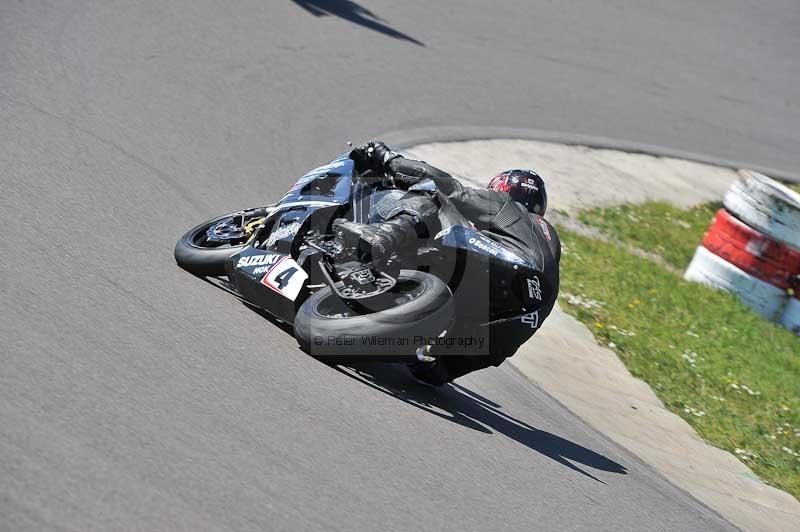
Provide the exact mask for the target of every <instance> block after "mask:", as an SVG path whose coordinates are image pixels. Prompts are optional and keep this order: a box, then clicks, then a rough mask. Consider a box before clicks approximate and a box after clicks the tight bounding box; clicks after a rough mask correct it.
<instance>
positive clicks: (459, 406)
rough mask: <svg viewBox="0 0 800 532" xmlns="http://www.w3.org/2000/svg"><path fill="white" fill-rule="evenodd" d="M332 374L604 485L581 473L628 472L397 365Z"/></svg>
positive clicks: (460, 388) (457, 388) (359, 366)
mask: <svg viewBox="0 0 800 532" xmlns="http://www.w3.org/2000/svg"><path fill="white" fill-rule="evenodd" d="M334 369H336V370H337V371H339V372H341V373H342V374H344V375H347V376H348V377H350V378H352V379H355V380H357V381H359V382H361V383H363V384H365V385H367V386H369V387H371V388H373V389H375V390H378V391H380V392H382V393H385V394H386V395H389V396H391V397H394V398H396V399H399V400H401V401H403V402H404V403H407V404H409V405H412V406H414V407H416V408H419V409H421V410H424V411H425V412H428V413H430V414H433V415H435V416H438V417H440V418H442V419H446V420H447V421H450V422H453V423H457V424H459V425H461V426H464V427H467V428H470V429H473V430H475V431H478V432H482V433H484V434H492V433H494V432H497V433H498V434H503V435H504V436H506V437H508V438H511V439H512V440H514V441H516V442H518V443H520V444H522V445H524V446H526V447H528V448H529V449H531V450H533V451H536V452H538V453H540V454H542V455H544V456H546V457H548V458H550V459H551V460H554V461H555V462H558V463H559V464H561V465H563V466H565V467H567V468H569V469H571V470H573V471H575V472H577V473H580V474H581V475H584V476H586V477H588V478H591V479H593V480H595V481H597V482H600V483H602V484H605V482H603V481H602V480H600V479H599V478H597V477H595V476H594V475H592V474H591V473H588V472H587V471H585V470H584V469H582V468H581V467H578V465H576V464H580V465H582V466H586V467H590V468H592V469H596V470H598V471H606V472H609V473H617V474H622V475H626V474H627V470H626V468H625V466H623V465H622V464H619V463H617V462H615V461H614V460H611V459H610V458H608V457H606V456H603V455H602V454H600V453H597V452H595V451H592V450H590V449H587V448H586V447H583V446H582V445H579V444H577V443H575V442H572V441H570V440H567V439H565V438H561V437H560V436H556V435H555V434H551V433H549V432H547V431H544V430H540V429H537V428H535V427H532V426H531V425H529V424H527V423H525V422H524V421H521V420H519V419H516V418H514V417H512V416H510V415H509V414H506V413H505V412H501V411H500V409H501V408H502V407H501V406H500V405H499V404H497V403H495V402H493V401H491V400H489V399H487V398H486V397H483V396H482V395H480V394H478V393H477V392H474V391H472V390H470V389H468V388H466V387H464V386H462V385H459V384H456V383H450V384H447V385H445V386H442V387H440V388H430V387H427V386H422V385H419V384H417V383H415V382H413V381H412V380H411V379H410V377H409V376H408V373H407V372H406V370H405V368H404V367H403V366H402V365H398V364H370V363H363V364H353V365H351V366H347V367H343V366H334Z"/></svg>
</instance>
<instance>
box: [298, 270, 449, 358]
mask: <svg viewBox="0 0 800 532" xmlns="http://www.w3.org/2000/svg"><path fill="white" fill-rule="evenodd" d="M453 314H454V310H453V296H452V294H451V292H450V289H449V288H448V287H447V285H446V284H445V283H444V282H442V281H441V280H440V279H439V278H437V277H435V276H433V275H431V274H428V273H423V272H418V271H413V270H401V272H400V275H399V276H398V278H397V284H396V285H395V286H394V288H392V290H390V291H389V292H386V293H385V294H381V295H380V296H376V297H375V298H369V299H367V300H364V301H362V302H361V304H355V305H353V304H350V305H348V304H347V303H346V302H345V301H344V300H342V299H341V298H340V297H339V296H337V295H336V294H335V293H334V292H333V290H332V289H331V288H330V287H326V288H323V289H321V290H319V291H318V292H316V293H315V294H313V295H312V296H311V297H309V298H308V299H307V300H306V301H305V303H303V305H302V306H301V307H300V309H299V310H298V312H297V316H296V317H295V322H294V333H295V337H296V338H297V341H298V343H299V344H300V346H301V347H302V348H303V350H304V351H306V352H307V353H309V354H311V355H312V356H314V357H318V358H321V359H323V360H324V361H326V362H328V363H345V362H357V361H367V360H369V361H375V360H386V361H389V360H398V361H399V360H406V359H407V360H414V359H415V352H416V349H417V347H421V345H417V344H418V343H419V342H418V340H419V337H423V338H430V337H436V336H438V335H439V334H441V333H442V332H443V331H445V330H447V329H448V328H449V327H450V324H451V322H452V319H453Z"/></svg>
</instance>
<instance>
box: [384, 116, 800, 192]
mask: <svg viewBox="0 0 800 532" xmlns="http://www.w3.org/2000/svg"><path fill="white" fill-rule="evenodd" d="M375 138H378V139H381V140H383V141H384V142H386V143H387V144H388V145H389V146H391V147H393V148H396V149H407V148H410V147H411V146H415V145H418V144H430V143H434V142H464V141H470V140H503V139H508V140H533V141H539V142H552V143H554V144H566V145H569V146H586V147H587V148H594V149H605V150H619V151H623V152H628V153H639V154H644V155H652V156H654V157H669V158H673V159H686V160H688V161H694V162H698V163H704V164H709V165H712V166H719V167H723V168H732V169H742V168H747V169H750V170H753V171H756V172H758V173H761V174H764V175H767V176H769V177H771V178H773V179H776V180H778V181H783V182H786V183H794V184H800V173H794V172H789V171H785V170H779V169H776V168H769V167H766V166H761V165H756V164H750V163H746V162H741V161H731V160H729V159H723V158H721V157H713V156H710V155H703V154H699V153H693V152H690V151H686V150H680V149H675V148H665V147H663V146H656V145H653V144H646V143H643V142H634V141H629V140H620V139H613V138H609V137H603V136H597V135H583V134H580V133H564V132H559V131H548V130H543V129H528V128H511V127H488V126H486V127H485V126H443V127H430V128H418V129H406V130H398V131H389V132H386V133H384V134H383V135H378V136H376V137H375Z"/></svg>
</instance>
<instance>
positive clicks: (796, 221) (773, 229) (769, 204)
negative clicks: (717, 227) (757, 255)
mask: <svg viewBox="0 0 800 532" xmlns="http://www.w3.org/2000/svg"><path fill="white" fill-rule="evenodd" d="M739 174H740V176H741V178H740V179H739V180H738V181H736V182H735V183H734V184H733V185H732V186H731V188H730V189H729V190H728V192H727V193H726V194H725V197H724V198H723V200H722V203H723V204H724V205H725V208H726V209H727V210H728V211H730V212H731V213H732V214H733V215H735V216H736V217H737V218H739V219H740V220H742V221H743V222H744V223H745V224H747V225H749V226H750V227H752V228H754V229H757V230H759V231H760V232H762V233H763V234H765V235H767V236H769V237H771V238H773V239H774V240H778V241H780V242H784V243H786V244H788V245H789V246H792V247H794V248H795V249H800V194H797V193H796V192H794V191H792V190H791V189H789V188H787V187H785V186H784V185H782V184H780V183H778V182H777V181H775V180H773V179H770V178H768V177H767V176H765V175H762V174H759V173H756V172H752V171H750V170H741V171H740V172H739Z"/></svg>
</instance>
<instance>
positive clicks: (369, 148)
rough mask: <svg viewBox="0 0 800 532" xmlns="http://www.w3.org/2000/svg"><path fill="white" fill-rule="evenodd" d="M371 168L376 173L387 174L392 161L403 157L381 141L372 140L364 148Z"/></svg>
mask: <svg viewBox="0 0 800 532" xmlns="http://www.w3.org/2000/svg"><path fill="white" fill-rule="evenodd" d="M364 152H365V153H366V156H367V162H368V164H369V167H370V168H371V169H372V170H374V171H376V172H385V171H386V170H387V168H388V165H389V162H390V161H391V160H392V159H397V158H398V157H401V155H400V154H399V153H396V152H393V151H392V150H391V149H389V147H388V146H387V145H386V144H384V143H383V142H382V141H380V140H371V141H369V142H368V143H367V144H366V146H365V147H364Z"/></svg>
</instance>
